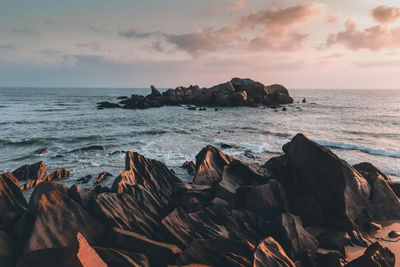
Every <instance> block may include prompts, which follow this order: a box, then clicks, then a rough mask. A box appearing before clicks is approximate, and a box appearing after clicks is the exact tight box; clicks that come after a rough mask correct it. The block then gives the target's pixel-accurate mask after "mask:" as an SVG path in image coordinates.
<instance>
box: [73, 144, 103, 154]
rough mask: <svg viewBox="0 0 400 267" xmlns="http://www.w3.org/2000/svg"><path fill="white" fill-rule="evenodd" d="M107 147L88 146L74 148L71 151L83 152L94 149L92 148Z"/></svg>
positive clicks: (101, 147)
mask: <svg viewBox="0 0 400 267" xmlns="http://www.w3.org/2000/svg"><path fill="white" fill-rule="evenodd" d="M105 149H106V148H105V147H104V146H98V145H95V146H87V147H81V148H77V149H74V150H72V151H71V152H83V151H92V150H105Z"/></svg>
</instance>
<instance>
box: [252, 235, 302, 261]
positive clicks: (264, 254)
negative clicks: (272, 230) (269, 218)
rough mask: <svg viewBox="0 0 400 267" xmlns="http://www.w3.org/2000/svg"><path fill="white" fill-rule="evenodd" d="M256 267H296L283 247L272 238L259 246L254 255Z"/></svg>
mask: <svg viewBox="0 0 400 267" xmlns="http://www.w3.org/2000/svg"><path fill="white" fill-rule="evenodd" d="M252 266H254V267H295V266H296V265H295V264H294V263H293V261H292V260H291V259H290V258H289V257H288V256H287V255H286V253H285V251H284V250H283V248H282V247H281V245H280V244H279V243H278V242H276V241H275V239H273V238H272V237H268V238H267V239H265V240H263V241H262V242H261V243H260V244H258V246H257V249H256V251H255V253H254V263H253V265H252Z"/></svg>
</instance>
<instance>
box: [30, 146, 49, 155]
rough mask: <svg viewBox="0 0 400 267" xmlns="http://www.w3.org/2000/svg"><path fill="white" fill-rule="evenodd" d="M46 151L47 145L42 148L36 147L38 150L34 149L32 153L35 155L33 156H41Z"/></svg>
mask: <svg viewBox="0 0 400 267" xmlns="http://www.w3.org/2000/svg"><path fill="white" fill-rule="evenodd" d="M47 151H49V149H48V148H47V147H43V148H40V149H38V150H35V151H34V152H33V155H35V156H42V155H44V154H46V153H47Z"/></svg>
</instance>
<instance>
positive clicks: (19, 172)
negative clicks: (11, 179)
mask: <svg viewBox="0 0 400 267" xmlns="http://www.w3.org/2000/svg"><path fill="white" fill-rule="evenodd" d="M46 171H47V167H46V165H45V164H44V162H43V161H39V162H36V163H34V164H32V165H24V166H21V167H19V168H18V169H16V170H14V171H13V172H12V173H13V174H14V176H15V177H17V179H18V181H24V180H29V179H32V180H36V179H40V178H42V177H44V176H45V175H46Z"/></svg>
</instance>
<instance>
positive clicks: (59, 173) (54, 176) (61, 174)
mask: <svg viewBox="0 0 400 267" xmlns="http://www.w3.org/2000/svg"><path fill="white" fill-rule="evenodd" d="M70 176H71V173H70V172H69V171H68V170H66V169H58V170H55V171H53V172H52V173H50V174H48V175H46V176H44V177H43V178H40V179H36V180H33V181H30V182H27V183H25V184H23V185H21V190H28V189H31V188H34V187H36V186H37V185H38V184H40V183H43V182H51V181H54V180H59V179H62V178H66V177H70Z"/></svg>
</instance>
